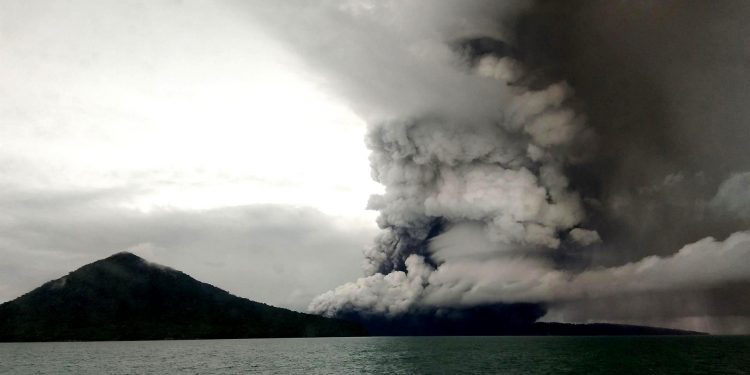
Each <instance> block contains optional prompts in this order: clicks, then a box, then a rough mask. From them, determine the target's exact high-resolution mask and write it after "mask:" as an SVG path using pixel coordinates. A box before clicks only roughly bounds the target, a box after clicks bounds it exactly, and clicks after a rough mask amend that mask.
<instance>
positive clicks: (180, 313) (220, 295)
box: [0, 252, 366, 341]
mask: <svg viewBox="0 0 750 375" xmlns="http://www.w3.org/2000/svg"><path fill="white" fill-rule="evenodd" d="M365 334H366V331H365V330H364V329H363V328H361V327H360V326H358V325H357V324H355V323H350V322H346V321H343V320H338V319H330V318H324V317H321V316H317V315H310V314H303V313H299V312H295V311H291V310H286V309H282V308H278V307H273V306H269V305H266V304H263V303H259V302H254V301H250V300H248V299H245V298H240V297H237V296H234V295H232V294H230V293H228V292H226V291H224V290H222V289H219V288H217V287H214V286H212V285H209V284H206V283H203V282H200V281H198V280H195V279H194V278H192V277H190V276H188V275H186V274H184V273H182V272H180V271H177V270H174V269H171V268H168V267H164V266H161V265H158V264H154V263H150V262H148V261H146V260H144V259H142V258H140V257H138V256H136V255H133V254H131V253H127V252H122V253H118V254H115V255H112V256H110V257H108V258H105V259H102V260H99V261H96V262H94V263H91V264H88V265H85V266H83V267H81V268H79V269H78V270H76V271H73V272H71V273H69V274H68V275H66V276H64V277H61V278H59V279H57V280H53V281H50V282H47V283H45V284H44V285H42V286H41V287H39V288H37V289H35V290H33V291H31V292H29V293H27V294H25V295H23V296H21V297H19V298H17V299H15V300H13V301H10V302H6V303H4V304H2V305H0V341H109V340H161V339H229V338H260V337H316V336H362V335H365Z"/></svg>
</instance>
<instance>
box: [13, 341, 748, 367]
mask: <svg viewBox="0 0 750 375" xmlns="http://www.w3.org/2000/svg"><path fill="white" fill-rule="evenodd" d="M252 373H260V374H478V373H489V374H639V375H640V374H750V337H748V336H744V337H738V336H734V337H731V336H723V337H722V336H699V337H658V336H653V337H365V338H309V339H308V338H305V339H249V340H196V341H140V342H138V341H129V342H77V343H20V344H15V343H0V374H252Z"/></svg>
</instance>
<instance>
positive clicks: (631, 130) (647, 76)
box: [516, 0, 750, 264]
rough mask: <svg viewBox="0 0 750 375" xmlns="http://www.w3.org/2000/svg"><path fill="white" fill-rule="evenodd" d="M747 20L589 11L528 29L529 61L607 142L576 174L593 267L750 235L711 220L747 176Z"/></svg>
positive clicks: (542, 14) (649, 8) (668, 5)
mask: <svg viewBox="0 0 750 375" xmlns="http://www.w3.org/2000/svg"><path fill="white" fill-rule="evenodd" d="M748 16H750V4H748V3H747V2H745V1H718V2H705V1H674V0H662V1H614V2H612V1H589V0H581V1H565V2H558V1H540V2H538V3H537V6H536V7H534V8H533V9H532V10H531V11H529V12H527V13H526V14H525V15H524V16H523V17H520V18H519V20H518V22H517V23H516V29H517V33H516V35H517V36H518V45H517V49H518V51H519V52H518V53H519V55H520V58H521V59H523V60H524V61H525V62H526V63H527V64H530V65H532V66H535V67H536V68H537V69H539V70H541V71H543V72H545V74H547V75H548V76H555V77H564V78H565V79H566V80H567V81H568V82H570V84H571V85H572V86H573V87H574V88H575V89H576V93H577V95H578V97H579V98H580V99H581V100H582V102H583V107H584V108H585V112H586V114H587V116H588V118H589V125H590V126H592V127H593V128H595V129H596V132H597V134H598V142H599V145H598V148H597V150H596V152H595V155H596V157H595V158H594V162H593V163H590V164H587V165H582V166H580V167H579V168H575V169H571V170H570V172H569V173H570V174H569V175H570V176H572V184H573V185H574V186H576V187H578V188H579V189H580V190H581V191H582V192H583V193H584V194H585V195H586V196H588V197H590V198H591V199H592V204H591V205H590V207H589V210H590V212H591V213H592V216H591V222H592V225H594V226H595V227H597V229H598V230H599V232H600V234H601V235H602V237H603V238H604V239H605V241H604V243H605V246H604V248H603V249H600V250H597V251H598V252H599V254H596V255H593V256H594V257H595V259H594V260H593V261H594V263H599V262H601V263H603V264H614V263H617V262H622V261H634V260H637V259H640V258H642V257H643V256H647V255H650V254H660V255H667V254H670V253H672V252H674V251H675V249H677V248H679V247H681V246H682V245H684V244H685V243H689V242H693V241H696V240H698V239H700V238H702V237H705V236H709V235H711V236H718V237H724V236H726V235H729V234H730V233H732V232H734V231H737V230H741V229H746V228H748V224H750V222H748V220H747V218H741V217H737V216H735V215H726V213H724V212H720V211H718V210H713V211H707V210H706V204H707V203H708V202H709V201H710V200H711V199H712V197H713V195H714V194H715V193H716V192H717V189H718V188H719V186H720V184H721V183H722V182H723V181H724V180H725V179H727V178H729V177H730V176H731V175H733V174H735V173H741V172H745V171H748V170H750V158H748V157H747V153H746V145H747V144H748V142H750V131H748V119H750V108H748V106H747V103H748V102H750V91H748V90H747V87H749V86H750V50H748V48H747V46H748V45H750V26H748V24H747V22H746V20H747V17H748ZM622 249H627V250H626V251H623V250H622Z"/></svg>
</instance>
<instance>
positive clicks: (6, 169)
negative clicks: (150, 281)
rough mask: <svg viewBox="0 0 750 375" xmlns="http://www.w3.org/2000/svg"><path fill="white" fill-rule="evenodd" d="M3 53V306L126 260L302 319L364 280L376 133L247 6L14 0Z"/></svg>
mask: <svg viewBox="0 0 750 375" xmlns="http://www.w3.org/2000/svg"><path fill="white" fill-rule="evenodd" d="M235 5H236V4H235ZM0 45H2V48H0V96H1V97H2V98H3V99H2V101H0V192H1V195H0V259H2V261H0V302H2V301H7V300H10V299H13V298H15V297H17V296H19V295H21V294H23V293H25V292H27V291H29V290H31V289H32V288H34V287H36V286H38V285H40V284H41V283H43V282H45V281H47V280H50V279H53V278H57V277H60V276H62V275H64V274H66V273H67V272H68V271H71V270H73V269H75V268H77V267H79V266H81V265H83V264H86V263H88V262H91V261H94V260H96V259H99V258H102V257H105V256H107V255H110V254H112V253H115V252H118V251H122V250H127V251H132V252H134V253H136V254H139V255H142V256H145V257H147V258H148V259H149V260H152V261H154V262H159V263H163V264H165V265H169V266H171V267H174V268H177V269H180V270H182V271H184V272H186V273H188V274H190V275H193V276H194V277H196V278H198V279H200V280H202V281H205V282H208V283H211V284H214V285H217V286H219V287H221V288H224V289H227V290H229V291H230V292H233V293H236V294H238V295H240V296H243V297H248V298H251V299H257V300H261V301H264V302H268V303H271V304H277V305H281V306H286V307H292V308H296V309H304V308H305V307H306V306H307V303H309V301H310V299H311V298H312V297H313V296H315V295H317V294H319V293H321V292H323V291H325V290H328V289H330V288H332V287H334V286H336V285H338V284H341V283H342V282H344V281H347V280H350V279H352V278H356V277H357V276H359V274H360V263H361V258H362V255H361V254H362V250H363V248H364V247H365V246H366V245H367V244H369V242H370V241H371V238H372V236H373V234H374V231H375V228H376V226H375V224H374V221H373V218H374V214H373V213H371V212H369V211H366V210H365V206H366V203H367V199H368V196H369V194H371V193H374V192H377V191H378V190H379V189H380V187H379V185H377V184H376V183H374V182H372V180H371V178H370V172H369V166H368V160H367V150H366V149H365V145H364V142H363V138H364V134H365V125H364V123H363V122H362V120H360V119H359V118H358V117H357V116H356V115H354V114H353V113H352V111H351V110H349V109H348V108H347V107H346V106H344V105H342V104H341V103H339V102H338V101H336V100H335V99H333V98H332V97H330V95H328V94H327V93H326V92H325V90H323V89H321V87H320V86H321V84H323V83H322V82H321V81H320V79H319V78H316V75H314V74H311V73H310V72H308V71H307V70H306V69H305V68H304V64H302V63H300V61H298V60H296V58H295V57H294V55H293V54H291V53H289V52H288V51H286V50H285V49H284V48H282V47H281V46H279V45H278V44H277V43H275V42H274V41H273V40H272V39H271V38H269V37H267V36H266V34H265V33H264V32H263V31H262V30H259V29H256V28H255V27H254V26H253V22H248V19H247V16H246V14H245V13H244V11H238V9H237V7H235V6H234V5H233V4H232V3H230V2H194V1H187V2H182V1H158V2H157V1H66V2H57V1H36V0H32V1H27V0H18V1H15V0H11V1H3V2H1V3H0Z"/></svg>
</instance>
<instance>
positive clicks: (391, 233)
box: [254, 0, 750, 330]
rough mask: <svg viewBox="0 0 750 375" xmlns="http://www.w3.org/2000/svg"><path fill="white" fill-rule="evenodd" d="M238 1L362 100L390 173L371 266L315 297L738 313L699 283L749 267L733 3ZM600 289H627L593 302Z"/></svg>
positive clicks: (657, 316) (581, 315) (343, 309)
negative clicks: (684, 303)
mask: <svg viewBox="0 0 750 375" xmlns="http://www.w3.org/2000/svg"><path fill="white" fill-rule="evenodd" d="M254 11H255V12H256V14H259V15H261V16H262V17H261V18H262V19H259V22H267V23H268V28H269V30H271V32H274V33H276V34H277V35H278V36H279V37H280V38H282V39H284V40H286V41H287V42H288V44H289V45H290V47H291V48H292V49H294V50H295V51H297V52H298V53H299V54H300V56H301V57H302V58H303V59H304V60H305V61H306V62H308V63H309V64H310V65H311V66H312V67H314V68H316V69H318V71H320V72H321V73H322V77H324V78H321V84H322V85H324V86H326V87H327V88H328V89H330V90H331V91H332V92H334V93H336V94H338V95H339V96H341V97H343V98H344V99H345V100H347V101H348V102H349V103H350V105H351V106H352V107H353V108H354V109H355V110H356V111H357V113H359V114H360V116H362V117H363V118H364V119H366V120H367V122H368V123H369V132H368V136H367V139H366V142H367V145H368V147H369V148H370V150H371V151H372V153H371V157H370V161H371V166H372V174H373V178H374V179H375V180H376V181H378V182H380V183H381V184H383V185H384V187H385V193H384V194H382V195H377V196H373V197H372V198H371V200H370V204H369V207H370V208H371V209H374V210H377V211H379V212H380V216H379V218H378V225H379V226H380V228H381V229H382V232H381V234H380V235H379V236H378V237H377V238H376V240H375V244H374V246H372V247H371V248H369V249H368V250H367V251H366V252H365V259H366V260H365V265H364V272H365V276H364V277H363V278H360V279H359V280H357V281H355V282H352V283H348V284H345V285H342V286H340V287H338V288H335V289H333V290H331V291H329V292H327V293H325V294H323V295H321V296H319V297H317V298H315V299H314V300H313V301H312V303H311V304H310V310H311V311H314V312H317V313H323V314H328V315H340V316H342V315H346V314H349V313H352V312H357V313H361V314H376V315H386V316H399V315H401V316H402V315H404V314H409V313H411V312H415V311H424V309H425V308H435V309H440V308H456V307H460V306H464V307H467V308H468V307H471V306H477V305H482V304H492V303H538V304H544V305H545V306H548V308H549V310H548V318H549V317H559V318H560V319H563V320H567V321H621V322H630V323H632V322H634V321H635V322H637V321H638V320H639V319H640V321H642V322H647V321H648V322H654V321H658V322H660V323H659V324H664V325H675V324H677V325H680V324H683V325H684V324H688V323H690V322H691V321H692V322H693V323H694V322H695V321H696V319H698V318H700V319H703V320H702V322H703V323H701V324H704V323H705V321H706V320H707V319H708V320H710V319H714V318H716V319H720V318H722V319H723V317H728V316H734V317H735V318H736V317H737V316H739V317H740V318H741V317H744V316H747V314H746V311H741V309H739V310H738V309H734V310H733V308H732V306H730V305H731V302H727V303H726V304H725V306H723V307H721V308H717V307H716V306H715V305H716V304H714V303H712V304H709V303H706V302H705V301H707V300H708V299H710V298H709V297H706V296H712V295H717V293H719V294H720V293H725V295H735V294H732V293H733V292H729V291H736V290H745V289H743V285H747V283H746V282H747V280H748V278H750V270H748V269H747V268H746V267H744V266H743V264H747V260H748V259H747V258H748V249H750V242H748V234H747V232H744V230H746V229H747V228H748V224H749V223H748V221H749V218H748V215H747V202H746V201H747V199H746V195H747V194H745V192H744V190H743V186H744V185H746V184H744V182H746V181H745V179H746V177H744V176H746V175H745V173H746V171H748V170H750V162H749V161H748V160H750V159H748V158H746V157H745V155H744V145H745V144H747V141H750V139H748V137H750V132H747V131H746V126H747V119H748V118H750V113H748V109H747V108H746V106H745V105H744V103H747V99H750V98H748V94H747V90H745V88H746V87H747V84H749V83H750V82H749V81H750V74H748V73H750V68H749V67H748V64H747V61H748V60H749V59H748V56H747V53H748V51H747V50H746V49H745V48H744V46H745V45H747V43H746V42H747V40H744V42H743V41H742V38H745V39H746V37H744V35H750V33H748V32H747V31H750V30H747V29H748V26H746V23H745V22H744V21H743V20H744V19H746V16H747V15H750V6H748V5H747V4H746V3H745V2H741V1H727V2H721V3H707V2H700V3H699V2H694V3H684V2H677V1H671V0H666V1H661V2H642V1H633V2H616V3H613V2H609V1H583V0H582V1H571V2H557V1H510V2H496V1H481V0H477V1H467V2H458V1H456V2H437V1H436V2H429V1H407V2H396V1H383V2H369V1H326V2H323V3H322V5H320V6H316V7H310V6H308V5H306V4H305V3H304V2H295V1H291V2H284V4H283V5H264V4H256V7H255V9H254ZM282 21H283V22H282ZM279 25H284V26H283V27H279ZM311 30H315V32H311ZM743 181H744V182H743ZM662 294H667V295H670V296H674V298H678V297H679V296H683V297H679V298H683V299H687V300H690V301H693V302H694V303H692V304H691V305H690V307H689V308H687V307H686V308H685V309H683V310H682V311H680V309H679V308H673V309H669V308H666V307H664V303H660V302H659V299H654V298H651V297H650V296H653V295H662ZM698 295H700V296H702V297H701V298H698V297H697V296H698ZM612 300H617V301H623V303H622V305H623V306H625V305H627V303H625V302H624V301H637V302H638V303H635V305H637V306H638V307H639V308H640V309H635V308H634V309H630V310H632V311H630V310H629V309H624V310H621V311H624V312H623V313H621V314H619V315H617V314H605V313H603V309H596V308H592V307H591V306H595V305H601V303H602V302H601V301H612ZM670 300H671V299H669V298H663V299H661V301H670ZM646 301H648V302H646ZM701 301H703V302H701ZM665 303H666V302H665ZM613 305H614V304H613ZM628 311H630V312H628ZM643 311H650V312H651V313H652V314H651V315H648V314H645V313H644V312H643ZM719 311H720V312H719ZM733 314H734V315H733ZM647 316H648V319H646V317H647ZM691 319H692V320H691ZM732 319H734V318H732ZM735 320H736V319H735ZM740 320H741V319H740ZM670 322H672V323H670ZM674 322H677V323H674ZM673 323H674V324H673ZM720 325H721V324H717V325H715V326H720ZM704 326H710V324H708V325H706V324H704ZM744 326H747V325H746V324H745V325H744ZM683 328H695V327H694V326H684V327H683ZM725 328H726V327H725ZM721 329H722V330H723V329H724V328H721Z"/></svg>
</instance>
